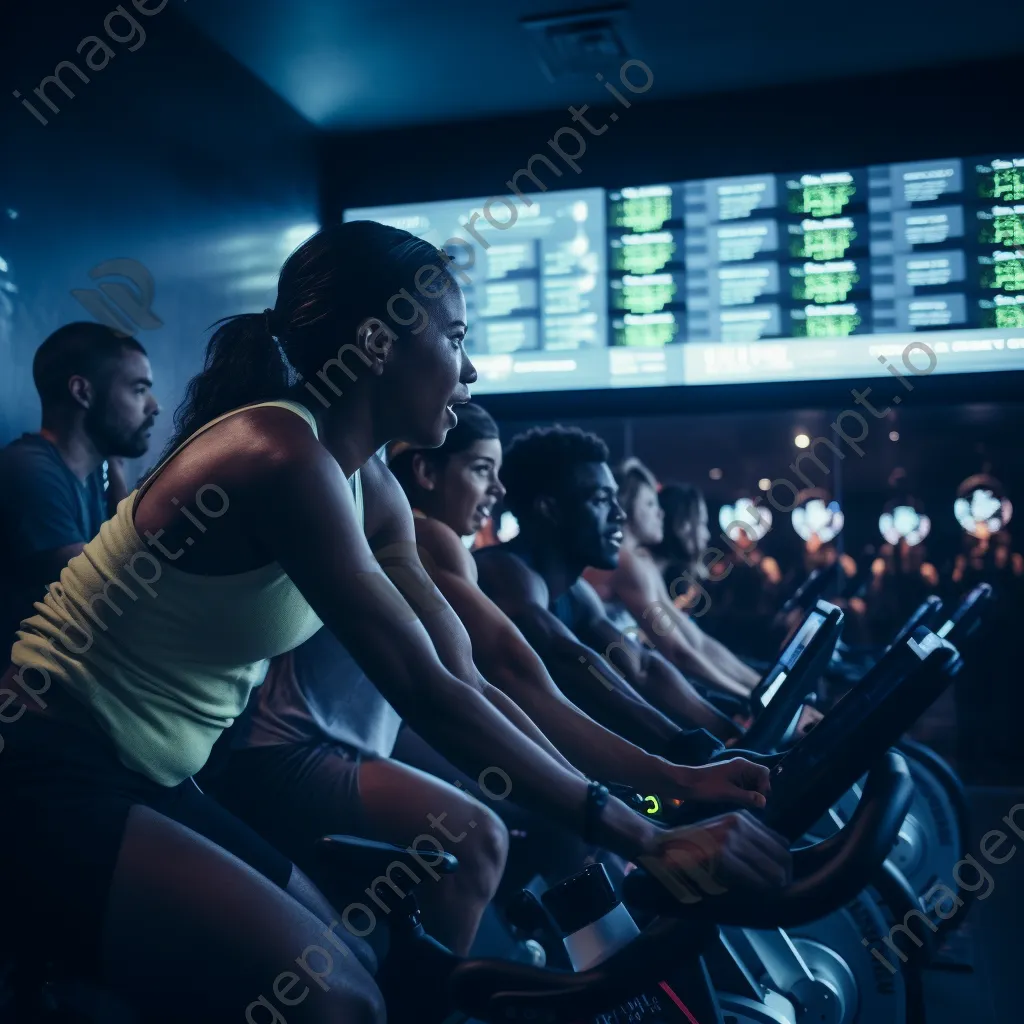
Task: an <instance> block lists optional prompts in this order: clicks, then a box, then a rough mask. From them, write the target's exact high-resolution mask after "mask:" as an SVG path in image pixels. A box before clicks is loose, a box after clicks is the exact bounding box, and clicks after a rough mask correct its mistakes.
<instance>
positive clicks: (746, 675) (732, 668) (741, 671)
mask: <svg viewBox="0 0 1024 1024" xmlns="http://www.w3.org/2000/svg"><path fill="white" fill-rule="evenodd" d="M672 610H673V612H675V614H676V615H677V616H678V617H679V621H680V629H682V630H685V631H686V632H687V633H688V635H689V637H690V638H691V641H692V642H693V644H694V646H695V648H696V649H697V651H698V653H700V654H701V655H702V656H703V657H704V658H705V659H713V660H714V661H715V662H716V664H717V665H718V666H719V668H720V669H721V670H722V671H723V672H725V673H727V674H728V675H729V676H730V677H731V678H732V679H733V680H735V682H736V683H737V684H738V685H739V686H741V687H743V691H744V693H746V694H749V693H750V692H751V690H753V689H754V687H755V686H757V684H758V683H759V682H760V681H761V677H760V676H759V675H758V674H757V673H756V672H755V671H754V670H753V669H752V668H751V667H750V666H749V665H747V664H745V663H744V662H743V661H741V660H740V659H739V658H737V657H736V655H735V654H733V653H732V651H730V650H729V648H728V647H726V646H725V644H722V643H719V642H718V641H717V640H716V639H715V638H714V637H711V636H708V635H707V633H705V632H704V630H703V629H701V628H700V626H698V625H697V623H696V622H694V621H693V620H692V619H691V618H690V617H689V615H686V614H685V613H684V612H681V611H679V609H678V608H676V607H675V606H674V605H673V606H672Z"/></svg>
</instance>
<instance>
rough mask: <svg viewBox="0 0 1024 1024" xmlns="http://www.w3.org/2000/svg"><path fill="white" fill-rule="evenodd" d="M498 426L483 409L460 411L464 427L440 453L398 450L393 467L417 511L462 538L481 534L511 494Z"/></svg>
mask: <svg viewBox="0 0 1024 1024" xmlns="http://www.w3.org/2000/svg"><path fill="white" fill-rule="evenodd" d="M498 437H499V435H498V425H497V423H495V422H494V420H493V419H492V418H491V415H490V413H488V412H487V411H486V410H485V409H483V408H482V407H481V406H479V405H476V404H474V403H467V404H466V405H463V406H460V407H459V409H458V425H457V426H455V427H453V428H452V429H451V430H449V431H448V436H447V437H446V438H445V442H444V444H443V445H441V447H440V448H434V449H430V448H413V447H412V446H410V445H406V444H397V445H395V446H394V447H393V448H392V450H391V453H390V458H389V460H388V466H389V467H390V469H391V472H392V473H394V475H395V476H396V477H397V479H398V482H399V483H400V484H401V485H402V490H404V491H405V493H406V495H407V496H408V498H409V501H410V503H411V504H412V506H413V508H414V509H418V510H420V511H421V512H423V513H425V514H427V515H429V516H431V517H432V518H434V519H440V520H442V521H443V522H446V523H448V524H450V525H451V527H452V529H453V530H455V531H456V532H457V533H459V534H460V535H461V536H464V537H465V536H469V535H470V534H474V533H476V532H477V530H479V529H480V528H481V527H482V526H483V524H484V522H485V521H486V520H487V519H488V518H489V517H490V515H491V512H492V511H493V509H494V506H495V505H496V504H497V502H499V501H500V500H501V498H502V497H503V496H504V494H505V488H504V487H503V486H502V485H501V482H500V481H499V479H498V473H499V472H500V470H501V442H500V441H499V440H498Z"/></svg>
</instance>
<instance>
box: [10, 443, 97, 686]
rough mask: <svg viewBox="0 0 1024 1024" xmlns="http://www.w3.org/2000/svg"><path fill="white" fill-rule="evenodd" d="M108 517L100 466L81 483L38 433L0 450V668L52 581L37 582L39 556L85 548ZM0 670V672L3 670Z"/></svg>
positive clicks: (57, 453) (55, 450) (52, 447)
mask: <svg viewBox="0 0 1024 1024" xmlns="http://www.w3.org/2000/svg"><path fill="white" fill-rule="evenodd" d="M106 518H107V502H106V496H105V494H104V489H103V467H102V466H100V467H99V468H97V469H96V470H95V472H93V473H91V474H90V475H89V477H88V478H87V479H86V481H85V483H82V481H81V480H79V479H78V477H77V476H75V474H74V473H72V472H71V470H70V469H68V467H67V464H66V463H65V462H64V460H63V459H62V458H61V455H60V452H59V451H57V449H56V447H55V446H54V445H52V444H51V443H50V442H49V441H47V440H46V438H45V437H43V436H42V435H41V434H23V435H22V436H21V437H20V438H18V439H17V440H16V441H12V442H11V443H10V444H9V445H7V447H6V448H0V631H2V632H0V645H2V647H0V663H2V666H3V667H6V663H7V655H8V654H9V653H10V646H11V644H13V642H14V634H15V632H16V631H17V629H18V626H19V624H20V623H21V620H22V619H23V618H26V617H27V616H29V615H31V614H32V605H33V603H34V602H36V601H41V600H42V598H43V595H44V594H45V593H46V588H47V586H48V585H49V584H50V583H53V582H54V580H50V579H39V578H37V577H38V575H39V570H38V568H37V566H38V564H39V559H38V556H39V555H40V554H41V553H42V552H44V551H53V550H55V549H57V548H62V547H65V546H67V545H68V544H87V543H88V542H89V541H90V540H92V538H93V537H95V536H96V534H97V533H99V530H100V526H102V525H103V522H104V521H105V520H106ZM3 667H0V672H2V671H3Z"/></svg>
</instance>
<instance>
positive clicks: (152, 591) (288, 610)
mask: <svg viewBox="0 0 1024 1024" xmlns="http://www.w3.org/2000/svg"><path fill="white" fill-rule="evenodd" d="M265 405H270V406H280V407H281V408H285V409H288V410H290V411H291V412H294V413H295V414H296V415H298V416H302V417H303V419H305V420H306V422H307V423H308V424H309V426H310V429H311V430H312V431H313V432H314V434H316V421H315V420H314V418H313V415H312V413H310V412H309V410H307V409H306V408H305V407H304V406H302V405H299V404H298V403H295V402H289V401H275V402H261V403H258V405H257V406H249V407H248V408H254V407H258V406H265ZM239 411H240V410H237V409H236V410H233V411H232V412H230V413H227V414H226V415H225V416H221V417H218V418H217V419H215V420H212V421H211V422H210V423H208V424H206V425H205V426H204V427H203V428H202V429H201V430H199V431H197V432H196V433H195V434H193V435H192V437H190V438H188V439H187V440H186V441H185V442H184V444H182V445H181V446H179V447H178V448H177V449H176V450H175V451H174V452H172V453H171V455H170V456H168V459H165V460H164V462H163V463H161V465H160V467H158V469H157V472H159V471H160V469H162V468H163V466H165V465H166V464H167V462H168V461H169V460H170V459H171V458H173V457H174V456H175V455H176V454H177V453H178V452H180V451H181V450H182V448H184V447H185V445H187V444H189V443H190V442H191V441H192V440H193V439H194V438H195V437H198V436H199V434H201V433H204V432H205V431H206V430H208V429H209V428H210V427H212V426H213V425H214V424H215V423H218V422H220V420H222V419H225V418H227V416H231V415H234V413H236V412H239ZM154 476H155V474H154ZM350 484H351V486H352V489H353V496H354V497H355V499H356V505H357V511H358V513H359V515H360V519H361V518H362V486H361V481H360V479H359V475H358V473H357V474H355V475H354V477H353V479H352V480H351V481H350ZM218 492H219V493H218ZM139 494H140V491H139V490H138V489H136V490H135V491H133V492H132V493H131V494H129V495H128V496H127V497H126V498H125V499H124V500H123V501H121V503H120V504H119V505H118V507H117V512H116V513H115V515H114V517H113V519H110V520H108V521H107V522H106V523H104V524H103V526H102V528H101V529H100V532H99V534H98V535H97V536H96V537H95V538H94V539H93V540H91V541H90V542H89V543H88V544H87V545H86V546H85V549H84V550H83V551H82V552H81V554H79V555H76V556H75V557H74V558H73V559H71V561H70V562H69V563H68V565H67V566H66V567H65V568H64V570H63V571H62V572H61V576H60V582H59V583H55V584H52V585H51V586H50V588H49V591H48V592H47V595H46V597H45V598H44V600H43V601H41V602H39V603H37V604H36V605H35V609H36V612H37V614H36V615H34V616H33V617H32V618H30V619H26V620H25V621H24V622H23V623H22V626H21V630H20V631H19V634H18V637H19V639H18V641H17V643H15V645H14V648H13V650H12V652H11V660H12V661H13V662H14V664H15V665H16V666H18V667H19V669H20V674H21V676H22V677H23V678H24V677H25V676H27V675H29V674H30V673H32V672H35V673H36V674H37V675H38V676H40V677H41V678H40V679H38V680H36V679H33V680H32V682H31V683H29V684H28V685H31V686H34V687H35V689H37V690H39V689H40V686H41V685H46V686H47V688H48V684H50V683H52V684H53V685H57V686H62V687H64V688H65V689H66V690H67V691H69V692H70V693H71V694H72V695H73V696H74V697H75V698H77V699H78V700H80V701H81V702H82V703H84V704H85V705H86V706H87V707H89V709H90V710H91V712H92V714H93V716H94V717H95V719H96V720H97V722H98V723H99V725H100V727H101V728H102V729H103V731H104V732H106V733H107V735H108V736H109V737H110V738H111V740H112V741H113V744H114V746H115V748H116V750H117V753H118V756H119V758H120V760H121V761H122V763H123V764H124V765H126V766H127V767H128V768H131V769H133V770H134V771H137V772H140V773H141V774H143V775H145V776H147V777H148V778H150V779H152V780H153V781H155V782H157V783H159V784H161V785H164V786H174V785H177V784H178V783H180V782H183V781H184V780H185V779H187V778H188V777H189V776H190V775H193V774H195V772H197V771H198V770H199V769H200V768H201V767H202V766H203V765H204V764H205V763H206V760H207V758H208V757H209V754H210V750H211V749H212V747H213V745H214V743H215V742H216V740H217V738H218V737H219V736H220V735H221V733H222V732H223V731H224V730H225V729H227V728H229V727H230V726H231V725H232V723H233V722H234V720H235V718H236V717H238V715H240V714H241V712H242V710H243V709H244V708H245V706H246V702H247V701H248V699H249V695H250V693H251V692H252V689H253V687H255V686H258V685H259V684H260V683H261V682H262V681H263V677H264V676H265V675H266V671H267V665H268V659H270V658H272V657H274V656H275V655H278V654H281V653H283V652H284V651H288V650H291V649H292V648H294V647H297V646H298V645H299V644H301V643H303V642H304V641H305V640H307V639H308V638H309V637H311V636H312V635H313V634H314V633H316V632H317V630H319V629H320V627H321V622H320V620H319V619H318V618H317V616H316V614H315V613H314V611H313V609H312V608H311V607H310V606H309V604H308V603H307V602H306V600H305V598H303V596H302V595H301V594H300V593H299V591H298V588H297V587H296V586H295V585H294V584H293V583H292V582H291V580H290V579H289V578H288V576H287V575H286V573H285V572H284V570H283V569H282V568H281V566H280V565H278V564H277V563H276V562H275V563H270V564H269V565H264V566H261V567H259V568H258V569H253V570H251V571H248V572H243V573H237V574H233V575H229V576H202V575H198V574H196V573H187V572H183V571H181V570H180V569H176V568H175V567H174V565H173V564H172V563H169V562H167V561H163V560H158V559H157V558H156V557H155V556H154V555H152V554H151V553H150V552H149V550H148V544H147V542H146V541H145V540H143V538H142V537H140V536H139V534H138V532H137V531H136V529H135V524H134V509H135V504H136V501H137V499H138V497H139ZM229 501H230V495H226V494H225V493H224V492H223V491H222V490H220V489H219V488H216V487H215V486H213V485H207V486H204V487H201V488H200V489H199V491H198V492H197V493H196V496H195V498H194V499H193V502H192V503H190V504H194V506H195V509H194V510H193V509H189V512H190V514H191V515H192V516H193V517H195V519H196V520H197V521H198V525H197V526H196V531H195V532H196V540H197V542H201V533H202V518H203V517H204V516H205V517H209V518H217V517H218V516H220V515H223V513H224V512H225V511H226V510H227V504H228V502H229ZM191 521H192V520H191V519H190V522H191ZM186 543H188V539H186Z"/></svg>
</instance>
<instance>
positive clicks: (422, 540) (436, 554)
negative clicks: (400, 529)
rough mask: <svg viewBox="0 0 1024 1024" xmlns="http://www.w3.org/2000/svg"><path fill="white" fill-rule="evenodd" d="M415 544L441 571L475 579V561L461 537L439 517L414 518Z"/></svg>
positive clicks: (474, 580)
mask: <svg viewBox="0 0 1024 1024" xmlns="http://www.w3.org/2000/svg"><path fill="white" fill-rule="evenodd" d="M416 544H417V546H418V547H419V548H420V549H421V550H423V551H425V552H426V553H427V554H428V555H430V557H431V559H432V560H433V562H434V565H435V566H437V568H438V569H440V570H441V571H442V572H450V573H454V574H455V575H456V576H461V577H462V578H463V579H468V580H472V581H473V582H474V583H475V582H476V579H477V571H476V562H475V561H474V560H473V556H472V555H471V554H470V553H469V551H467V550H466V545H465V544H463V543H462V538H461V537H460V536H459V535H458V534H457V533H456V532H455V531H454V530H453V529H452V528H451V527H450V526H448V525H447V524H446V523H442V522H441V521H440V520H439V519H431V518H429V517H428V518H422V519H421V518H419V517H417V519H416Z"/></svg>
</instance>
